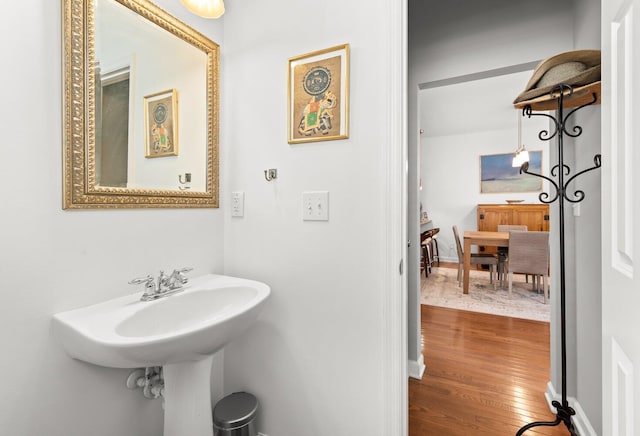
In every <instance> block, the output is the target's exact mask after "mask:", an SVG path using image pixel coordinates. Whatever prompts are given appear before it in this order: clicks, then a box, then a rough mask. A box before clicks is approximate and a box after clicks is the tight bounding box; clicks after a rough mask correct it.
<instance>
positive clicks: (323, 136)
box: [287, 44, 349, 144]
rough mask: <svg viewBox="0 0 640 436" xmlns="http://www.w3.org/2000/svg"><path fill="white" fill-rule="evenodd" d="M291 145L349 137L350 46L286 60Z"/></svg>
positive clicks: (332, 48) (289, 138) (337, 47)
mask: <svg viewBox="0 0 640 436" xmlns="http://www.w3.org/2000/svg"><path fill="white" fill-rule="evenodd" d="M287 96H288V118H289V119H288V141H289V143H290V144H295V143H300V142H313V141H330V140H333V139H346V138H348V137H349V44H344V45H339V46H336V47H331V48H327V49H324V50H320V51H316V52H312V53H307V54H305V55H302V56H296V57H294V58H291V59H289V73H288V92H287Z"/></svg>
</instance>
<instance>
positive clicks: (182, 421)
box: [53, 274, 271, 436]
mask: <svg viewBox="0 0 640 436" xmlns="http://www.w3.org/2000/svg"><path fill="white" fill-rule="evenodd" d="M270 292H271V290H270V288H269V286H267V285H265V284H264V283H260V282H256V281H253V280H246V279H240V278H236V277H228V276H221V275H213V274H209V275H205V276H201V277H198V278H195V279H193V280H192V281H191V283H190V284H189V285H188V287H187V288H186V289H185V290H184V291H182V292H180V293H177V294H173V295H170V296H168V297H165V298H161V299H158V300H154V301H147V302H143V301H140V295H141V293H138V294H132V295H127V296H125V297H120V298H116V299H113V300H109V301H105V302H103V303H99V304H95V305H93V306H88V307H83V308H80V309H75V310H70V311H67V312H61V313H57V314H55V315H54V317H53V319H54V333H55V335H56V336H57V338H58V339H59V340H60V342H61V343H62V345H63V347H64V349H65V350H66V352H67V353H68V354H69V355H70V356H71V357H73V358H75V359H79V360H83V361H85V362H89V363H93V364H96V365H100V366H107V367H113V368H139V367H143V368H144V367H150V366H162V367H163V373H164V383H165V392H164V398H165V420H164V436H212V435H213V428H212V417H211V392H210V374H211V364H212V360H213V355H214V353H215V352H216V351H219V350H221V349H222V348H223V347H224V345H225V344H227V343H228V342H229V341H231V340H233V338H235V337H236V336H238V335H240V334H241V333H242V332H244V331H245V330H246V329H248V328H249V327H250V326H251V324H253V322H254V321H255V320H256V318H257V317H258V314H259V313H260V310H261V308H262V305H263V303H264V301H265V300H266V299H267V297H268V296H269V294H270Z"/></svg>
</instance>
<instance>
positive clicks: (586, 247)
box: [574, 0, 602, 435]
mask: <svg viewBox="0 0 640 436" xmlns="http://www.w3.org/2000/svg"><path fill="white" fill-rule="evenodd" d="M600 15H601V14H600V1H599V0H588V1H582V2H580V7H579V8H576V26H575V27H576V32H575V41H576V42H575V44H576V46H577V47H589V48H600V45H601V44H600ZM577 115H578V116H577V117H576V120H577V123H578V124H579V125H580V126H582V127H583V129H584V133H583V134H582V136H580V137H579V138H578V139H577V140H576V141H575V147H574V148H575V151H576V153H575V156H576V159H575V170H576V171H580V170H583V169H585V168H589V167H591V166H593V156H594V155H595V154H597V153H600V150H601V144H600V140H601V134H600V133H601V130H600V106H595V107H592V108H589V109H584V110H583V111H582V112H580V113H578V114H577ZM600 177H601V172H600V170H596V171H593V172H591V173H589V174H588V175H584V176H582V177H581V178H580V179H579V180H577V186H576V188H577V189H582V190H583V191H584V192H585V194H586V197H585V200H584V201H583V202H582V203H581V205H580V208H581V210H580V212H581V213H580V216H579V217H575V218H574V220H575V221H574V223H575V236H576V270H575V280H576V287H575V289H576V294H577V295H576V306H575V307H576V326H575V329H576V332H578V334H577V340H576V355H577V359H576V360H577V362H576V386H577V392H576V396H577V398H578V400H579V401H580V405H581V406H582V408H583V409H584V412H585V414H586V415H587V416H588V417H589V422H590V424H591V426H592V429H593V431H592V433H591V435H594V434H602V359H601V354H602V341H601V337H602V334H601V332H602V314H601V307H602V277H601V276H602V274H601V267H600V264H601V260H600V259H601V254H600V253H601V250H602V247H601V238H598V237H596V238H594V237H593V235H594V233H595V234H596V235H600V234H601V223H600V216H601V215H600V213H601V208H602V207H601V201H600V200H601V195H600V191H601V186H600ZM583 433H585V434H588V433H586V432H583Z"/></svg>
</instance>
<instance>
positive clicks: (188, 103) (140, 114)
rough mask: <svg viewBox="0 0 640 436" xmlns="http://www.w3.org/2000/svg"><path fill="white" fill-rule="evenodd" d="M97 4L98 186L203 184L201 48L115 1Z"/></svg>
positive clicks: (186, 186) (203, 78)
mask: <svg viewBox="0 0 640 436" xmlns="http://www.w3.org/2000/svg"><path fill="white" fill-rule="evenodd" d="M95 5H96V6H95V81H96V148H95V159H96V167H95V168H96V170H95V171H96V186H114V187H127V188H151V189H167V190H175V189H185V190H186V189H192V190H194V191H204V190H205V189H206V184H205V180H206V161H207V159H206V143H207V129H206V126H207V124H206V113H207V106H206V95H207V93H206V79H207V69H206V68H207V56H206V54H205V53H204V52H203V51H201V50H199V49H198V48H196V47H194V46H192V45H191V44H189V43H187V42H186V41H183V40H182V39H180V38H178V37H177V36H175V35H173V34H171V33H169V32H167V31H166V30H165V29H162V28H160V27H158V26H157V25H155V24H154V23H151V22H150V21H148V20H147V19H145V18H143V17H141V16H140V15H137V14H136V13H135V12H133V11H132V10H131V9H129V8H127V7H125V6H123V5H121V4H120V3H118V2H116V1H113V0H97V1H96V3H95ZM165 94H166V95H169V98H167V99H165V100H166V101H165V102H160V103H158V104H156V105H155V106H153V105H152V103H149V102H148V101H147V100H148V99H149V98H151V97H153V96H157V95H160V96H162V95H165ZM149 106H152V108H154V109H155V112H154V111H152V110H150V108H149ZM171 106H173V107H174V108H175V109H176V111H175V113H173V116H169V117H167V113H169V114H171V113H172V112H173V111H172V110H171ZM163 114H164V115H163ZM180 115H182V116H180ZM174 138H175V139H174ZM188 175H190V177H189V176H188ZM187 178H190V182H186V181H185V179H187ZM181 179H182V183H181Z"/></svg>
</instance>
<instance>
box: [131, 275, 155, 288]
mask: <svg viewBox="0 0 640 436" xmlns="http://www.w3.org/2000/svg"><path fill="white" fill-rule="evenodd" d="M143 283H144V284H145V285H146V286H147V287H149V285H153V277H151V276H146V277H138V278H135V279H131V280H130V281H129V284H130V285H141V284H143Z"/></svg>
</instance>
